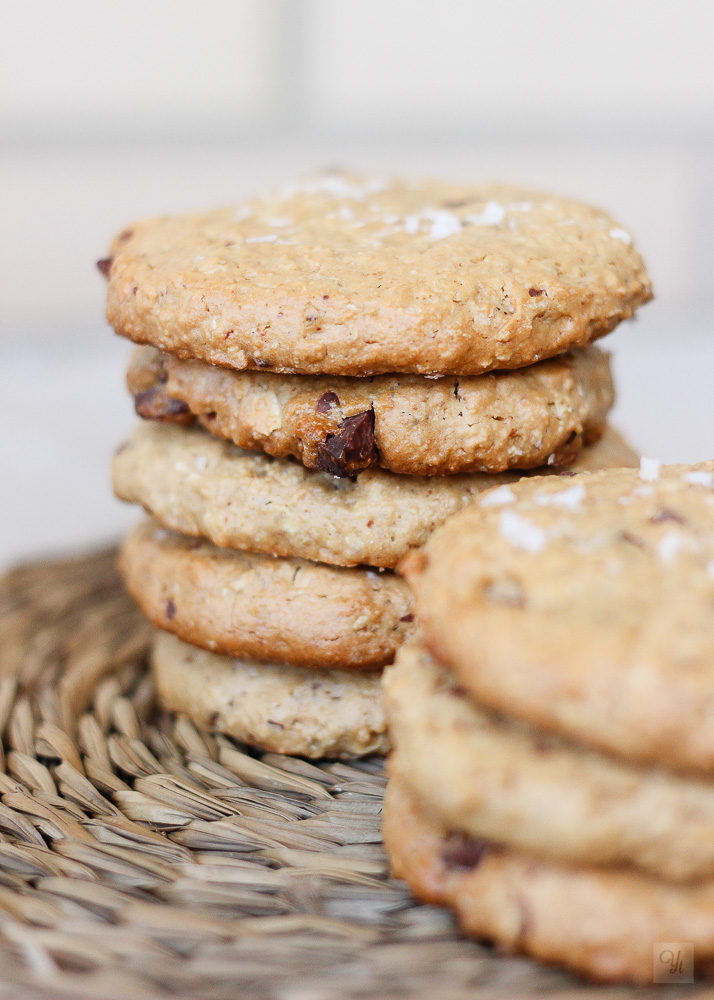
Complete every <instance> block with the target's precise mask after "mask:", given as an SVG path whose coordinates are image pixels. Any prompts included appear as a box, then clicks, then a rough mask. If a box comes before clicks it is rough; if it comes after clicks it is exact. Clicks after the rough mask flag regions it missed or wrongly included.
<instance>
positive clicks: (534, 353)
mask: <svg viewBox="0 0 714 1000" xmlns="http://www.w3.org/2000/svg"><path fill="white" fill-rule="evenodd" d="M102 263H103V270H104V271H105V273H107V275H108V279H109V285H108V294H107V315H108V318H109V322H110V323H111V324H112V326H113V327H114V328H115V329H116V331H117V332H118V333H120V334H122V335H124V336H126V337H129V338H131V339H132V340H135V341H137V342H138V343H147V344H153V345H154V346H156V347H159V348H161V349H163V350H166V351H169V352H173V353H175V354H177V355H179V356H180V357H183V358H195V359H198V360H204V361H209V362H211V363H212V364H217V365H225V366H228V367H232V368H237V369H245V368H268V369H272V370H273V371H281V372H299V373H312V374H317V373H328V374H336V375H371V374H376V373H379V372H416V373H422V374H436V373H442V374H456V375H468V374H478V373H479V372H484V371H490V370H493V369H498V368H519V367H522V366H524V365H528V364H531V363H532V362H534V361H537V360H539V359H541V358H547V357H552V356H553V355H556V354H560V353H562V352H563V351H566V350H568V348H571V347H577V346H582V345H584V344H587V343H589V342H590V341H592V340H594V339H595V338H596V337H600V336H602V335H603V334H605V333H608V332H609V331H610V330H612V329H613V328H614V327H615V326H616V325H617V324H618V323H619V322H620V320H623V319H626V318H628V317H629V316H632V314H633V313H634V311H635V309H636V308H637V306H638V305H640V304H641V303H642V302H645V301H647V299H649V298H650V297H651V294H652V293H651V288H650V282H649V279H648V277H647V273H646V271H645V269H644V266H643V263H642V259H641V257H640V255H639V254H638V253H637V251H636V250H635V249H634V247H633V245H632V240H631V237H630V236H629V235H628V234H627V233H626V232H625V231H624V230H623V229H622V228H621V227H620V226H619V225H618V224H617V223H616V222H614V221H613V220H612V219H611V218H610V217H609V216H607V215H606V214H605V213H604V212H601V211H598V210H596V209H594V208H590V207H588V206H587V205H582V204H579V203H577V202H574V201H568V200H565V199H561V198H556V197H554V196H551V195H543V194H538V193H534V192H531V191H524V190H521V189H519V188H514V187H509V186H504V185H493V184H489V185H480V186H467V185H460V184H447V183H440V182H435V181H427V182H416V181H414V182H410V181H404V180H380V179H374V178H363V177H353V176H348V175H334V176H325V177H319V178H315V179H312V180H308V181H306V182H303V183H298V184H294V185H288V186H286V187H285V188H283V189H282V190H278V191H276V192H274V193H272V194H269V195H266V196H265V197H263V198H257V199H255V200H253V201H251V202H247V203H246V204H244V205H241V206H239V207H232V208H226V209H219V210H216V211H213V212H208V213H204V214H198V215H186V216H176V217H161V218H155V219H147V220H144V221H141V222H137V223H135V224H133V225H131V226H129V227H128V228H127V229H125V230H124V231H123V232H121V233H120V234H119V235H118V236H117V238H116V239H115V240H114V242H113V243H112V246H111V251H110V257H109V258H107V259H106V260H105V261H103V262H102Z"/></svg>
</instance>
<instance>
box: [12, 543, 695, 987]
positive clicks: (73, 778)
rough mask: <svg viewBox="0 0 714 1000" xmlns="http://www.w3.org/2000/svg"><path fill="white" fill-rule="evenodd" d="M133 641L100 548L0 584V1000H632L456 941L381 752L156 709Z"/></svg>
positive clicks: (131, 624) (134, 629)
mask: <svg viewBox="0 0 714 1000" xmlns="http://www.w3.org/2000/svg"><path fill="white" fill-rule="evenodd" d="M146 641H147V628H146V626H145V625H144V623H143V621H142V620H141V618H140V617H139V615H138V613H137V612H136V611H135V609H134V608H133V606H132V605H131V603H130V602H129V600H128V598H126V597H125V596H124V594H123V592H122V590H121V587H120V585H119V582H118V579H117V576H116V571H115V568H114V553H113V552H103V553H98V554H95V555H92V556H88V557H86V558H83V559H77V560H73V561H70V562H64V563H49V564H42V565H36V566H30V567H24V568H20V569H17V570H15V571H13V572H12V573H10V574H9V575H7V576H6V577H5V578H3V579H2V580H1V581H0V731H1V732H2V747H0V963H1V966H0V997H10V998H15V997H17V998H19V997H23V998H27V997H33V996H36V997H48V998H49V997H78V998H80V997H81V998H86V997H91V998H95V997H96V998H102V997H107V998H109V997H111V998H117V1000H119V998H122V1000H123V998H127V1000H129V998H131V1000H144V998H152V1000H153V998H158V997H166V996H191V997H202V998H228V997H231V998H233V997H238V996H240V997H242V998H253V997H255V998H261V1000H262V998H277V1000H293V998H294V1000H308V998H314V1000H332V998H335V1000H336V998H347V997H364V998H367V997H380V998H382V997H392V996H393V997H410V998H421V997H431V998H444V1000H445V998H449V1000H451V998H456V997H464V998H467V997H468V998H479V1000H481V998H483V1000H485V998H493V997H519V998H520V997H530V996H534V997H535V996H539V997H543V996H548V997H551V996H552V997H559V998H565V997H575V996H578V997H581V996H582V997H585V996H589V997H590V996H598V997H624V996H632V995H633V994H634V992H635V991H632V990H620V989H596V988H593V987H588V986H585V985H583V984H581V983H579V982H577V981H576V980H574V979H572V978H570V977H569V976H566V975H564V974H562V973H559V972H557V971H554V970H548V969H544V968H540V967H538V966H537V965H535V964H534V963H531V962H529V961H527V960H525V959H518V958H505V957H498V956H495V955H494V954H493V953H492V952H491V951H489V950H488V949H487V948H485V947H481V946H479V945H477V944H474V943H473V942H470V941H465V940H462V939H461V938H459V935H458V933H457V932H456V929H455V927H454V924H453V922H452V919H451V917H450V916H449V914H447V913H445V912H443V911H440V910H438V909H436V908H433V907H427V906H420V905H417V904H415V903H413V902H411V901H410V899H409V897H408V895H407V893H406V891H405V889H404V887H403V886H402V885H401V884H400V883H398V882H394V881H392V880H390V879H388V877H387V871H386V863H385V858H384V853H383V850H382V846H381V843H380V837H379V814H380V808H381V794H382V789H383V785H384V778H383V767H382V763H381V762H380V761H375V760H373V761H363V762H361V763H357V764H355V765H353V766H348V765H345V764H339V763H329V762H328V763H324V764H322V765H321V766H319V767H316V766H314V765H312V764H308V763H305V762H303V761H301V760H297V759H291V758H287V757H278V756H276V755H270V754H266V755H264V756H263V757H262V759H257V758H256V756H254V755H252V754H250V753H247V752H246V750H245V748H241V747H240V746H238V745H236V744H235V743H233V742H231V741H230V740H227V739H224V738H222V737H220V736H211V735H208V734H206V733H199V732H198V731H197V730H196V729H195V728H194V727H193V725H192V724H191V723H190V722H189V721H188V720H187V719H184V718H180V717H170V716H167V715H165V714H162V713H160V712H157V711H156V710H155V707H154V704H153V690H152V685H151V679H150V677H149V676H148V675H147V673H146V670H145V662H144V661H145V650H146ZM675 992H676V991H675V990H673V989H669V990H666V991H662V990H660V991H657V992H656V994H655V993H652V994H651V995H656V996H658V997H663V996H673V995H675ZM695 992H697V993H699V992H700V991H699V990H697V989H696V988H695ZM691 993H692V988H691V987H690V988H689V995H691ZM701 993H702V995H703V994H704V991H701ZM637 995H638V996H645V995H650V993H649V991H647V994H646V993H644V992H640V993H637ZM677 995H679V994H677ZM707 995H710V994H709V992H708V991H707Z"/></svg>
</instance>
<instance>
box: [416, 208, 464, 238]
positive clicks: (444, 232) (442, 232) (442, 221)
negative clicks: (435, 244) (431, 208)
mask: <svg viewBox="0 0 714 1000" xmlns="http://www.w3.org/2000/svg"><path fill="white" fill-rule="evenodd" d="M424 214H425V215H426V217H427V218H428V219H431V232H430V233H429V238H430V239H432V240H443V239H444V238H445V237H446V236H453V235H454V233H458V232H460V231H461V225H462V224H461V220H460V219H457V218H456V216H455V215H452V214H451V212H425V213H424Z"/></svg>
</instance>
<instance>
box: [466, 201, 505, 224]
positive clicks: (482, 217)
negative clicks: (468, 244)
mask: <svg viewBox="0 0 714 1000" xmlns="http://www.w3.org/2000/svg"><path fill="white" fill-rule="evenodd" d="M505 216H506V209H505V208H504V207H503V205H499V204H498V202H497V201H487V202H486V205H485V207H484V210H483V212H481V213H480V214H479V215H468V216H467V217H466V218H467V221H468V222H470V223H471V225H472V226H500V225H501V223H502V222H503V220H504V218H505Z"/></svg>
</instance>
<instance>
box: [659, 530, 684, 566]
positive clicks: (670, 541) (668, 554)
mask: <svg viewBox="0 0 714 1000" xmlns="http://www.w3.org/2000/svg"><path fill="white" fill-rule="evenodd" d="M685 545H686V542H685V540H684V538H683V537H682V536H681V535H680V534H679V533H678V532H676V531H668V532H667V533H666V535H664V536H663V537H662V538H660V540H659V543H658V545H657V555H658V557H659V559H660V560H661V561H662V562H663V563H664V564H665V566H668V565H669V564H670V563H671V562H672V560H673V559H674V557H675V556H676V555H677V553H678V552H679V550H680V549H682V548H683V547H684V546H685Z"/></svg>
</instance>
